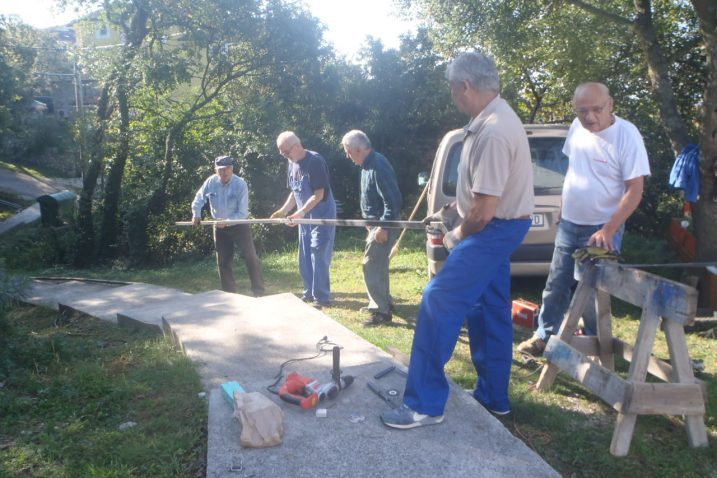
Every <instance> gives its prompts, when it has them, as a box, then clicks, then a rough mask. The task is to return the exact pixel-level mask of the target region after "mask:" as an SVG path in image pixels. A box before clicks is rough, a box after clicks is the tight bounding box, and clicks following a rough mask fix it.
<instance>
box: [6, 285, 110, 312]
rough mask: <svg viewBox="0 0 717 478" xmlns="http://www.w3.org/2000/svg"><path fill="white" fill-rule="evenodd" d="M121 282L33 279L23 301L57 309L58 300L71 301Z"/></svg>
mask: <svg viewBox="0 0 717 478" xmlns="http://www.w3.org/2000/svg"><path fill="white" fill-rule="evenodd" d="M121 285H123V284H113V283H106V282H85V281H81V280H66V279H57V280H39V279H34V280H33V281H32V282H31V283H30V287H29V289H28V291H27V295H26V296H25V297H22V298H20V300H22V301H23V302H26V303H28V304H33V305H39V306H42V307H47V308H49V309H54V310H59V309H60V305H59V304H60V301H68V300H69V301H71V300H74V299H76V298H81V297H84V296H86V295H88V294H100V293H103V292H106V291H108V290H110V289H113V288H115V287H119V286H121Z"/></svg>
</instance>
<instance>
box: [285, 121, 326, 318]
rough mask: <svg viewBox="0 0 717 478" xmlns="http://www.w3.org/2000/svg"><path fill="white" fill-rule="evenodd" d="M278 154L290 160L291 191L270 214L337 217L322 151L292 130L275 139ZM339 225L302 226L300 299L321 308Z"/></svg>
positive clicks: (288, 183)
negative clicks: (308, 145) (306, 144)
mask: <svg viewBox="0 0 717 478" xmlns="http://www.w3.org/2000/svg"><path fill="white" fill-rule="evenodd" d="M276 146H277V148H279V154H281V155H282V156H284V157H285V158H286V159H287V160H288V170H287V187H288V188H289V189H290V190H291V192H290V193H289V196H288V197H287V198H286V201H285V202H284V205H283V206H281V208H280V209H278V210H277V211H275V212H274V213H273V214H272V215H271V217H272V218H279V217H287V214H289V213H290V212H291V211H292V210H294V208H296V211H294V213H293V214H291V215H290V216H288V217H289V218H290V219H304V218H306V219H336V203H335V202H334V195H333V193H332V192H331V183H330V182H329V168H328V166H327V165H326V160H325V159H324V158H323V156H321V155H320V154H319V153H317V152H314V151H309V150H308V149H306V148H304V146H302V144H301V140H300V139H299V137H298V136H296V134H294V133H293V132H291V131H284V132H283V133H281V134H280V135H279V136H278V137H277V138H276ZM335 236H336V226H333V225H330V226H329V225H315V224H300V225H299V273H300V274H301V278H302V280H303V282H304V292H303V295H302V297H301V299H302V300H303V301H304V302H316V307H317V308H321V307H323V306H327V305H329V304H330V303H331V281H330V279H329V268H330V267H331V257H332V256H333V253H334V238H335Z"/></svg>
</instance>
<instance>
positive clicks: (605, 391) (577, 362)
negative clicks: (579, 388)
mask: <svg viewBox="0 0 717 478" xmlns="http://www.w3.org/2000/svg"><path fill="white" fill-rule="evenodd" d="M544 355H545V357H546V358H547V359H548V360H549V361H550V362H552V363H553V364H554V365H555V366H557V367H558V368H559V369H561V370H563V371H565V372H566V373H567V374H568V375H570V376H571V377H573V378H574V379H575V380H577V381H578V382H580V383H582V384H583V385H585V386H586V387H587V388H589V389H590V390H591V391H592V392H593V393H595V395H597V396H598V397H600V398H601V399H602V400H603V401H605V402H606V403H608V404H610V405H611V406H612V407H613V408H615V410H618V411H620V410H621V409H622V407H623V401H624V397H625V395H626V394H627V388H628V386H629V385H628V383H627V381H626V380H625V379H623V378H621V377H620V376H618V375H616V374H615V373H613V372H612V371H610V370H608V369H607V368H605V367H603V366H602V365H599V364H597V363H596V362H593V361H592V360H590V359H589V358H588V357H587V356H585V355H583V354H581V353H580V352H578V351H577V350H575V349H574V348H573V347H571V346H570V345H568V344H566V343H565V342H563V341H562V340H560V339H559V338H558V337H551V338H550V341H549V342H548V346H547V347H546V348H545V352H544Z"/></svg>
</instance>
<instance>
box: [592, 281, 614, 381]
mask: <svg viewBox="0 0 717 478" xmlns="http://www.w3.org/2000/svg"><path fill="white" fill-rule="evenodd" d="M595 307H596V309H597V334H598V352H597V353H598V355H599V358H600V363H601V364H602V366H603V367H605V368H607V369H608V370H613V371H614V370H615V357H614V356H613V349H612V308H611V304H610V294H608V293H607V292H605V291H603V290H600V289H598V290H597V291H595Z"/></svg>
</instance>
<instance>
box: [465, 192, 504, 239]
mask: <svg viewBox="0 0 717 478" xmlns="http://www.w3.org/2000/svg"><path fill="white" fill-rule="evenodd" d="M498 201H500V198H499V197H497V196H488V195H486V194H474V195H473V204H472V205H471V209H470V211H469V212H468V215H467V216H466V217H465V218H464V220H463V224H461V225H460V226H458V227H459V233H460V235H461V236H462V237H468V236H470V235H472V234H475V233H477V232H480V231H482V230H483V228H485V226H487V225H488V223H489V222H490V221H492V220H493V217H495V212H496V210H497V209H498Z"/></svg>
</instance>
